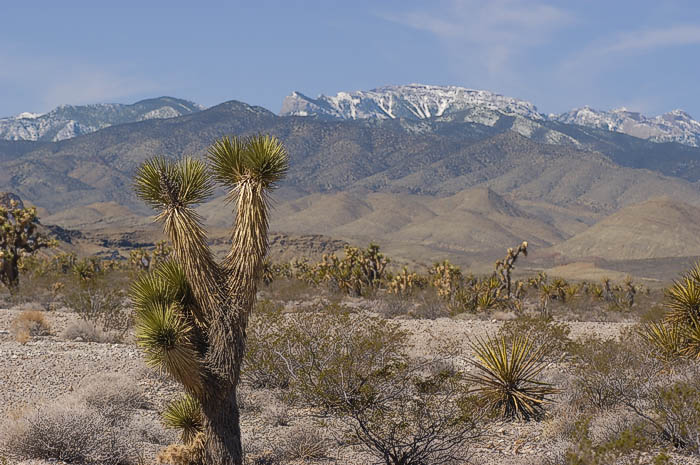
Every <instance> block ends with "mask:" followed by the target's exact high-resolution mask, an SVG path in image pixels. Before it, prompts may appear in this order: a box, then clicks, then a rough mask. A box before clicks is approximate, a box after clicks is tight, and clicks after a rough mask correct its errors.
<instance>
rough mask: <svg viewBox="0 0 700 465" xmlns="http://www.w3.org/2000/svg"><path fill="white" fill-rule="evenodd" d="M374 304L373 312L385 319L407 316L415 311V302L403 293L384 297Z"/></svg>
mask: <svg viewBox="0 0 700 465" xmlns="http://www.w3.org/2000/svg"><path fill="white" fill-rule="evenodd" d="M372 303H373V305H372V310H373V311H374V312H376V313H378V314H379V315H381V316H382V317H384V318H396V317H400V316H405V315H408V314H409V312H411V310H412V309H413V302H411V300H410V299H409V298H408V297H406V295H404V294H401V293H397V294H392V293H389V294H386V295H383V296H381V298H378V299H375V300H374V301H373V302H372Z"/></svg>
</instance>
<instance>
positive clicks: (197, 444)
mask: <svg viewBox="0 0 700 465" xmlns="http://www.w3.org/2000/svg"><path fill="white" fill-rule="evenodd" d="M204 440H205V437H204V433H198V434H197V436H195V438H194V440H193V441H192V443H191V444H188V445H182V444H170V445H168V446H166V447H165V448H164V449H163V450H161V451H160V452H159V453H158V456H157V457H156V463H158V464H159V465H203V464H204Z"/></svg>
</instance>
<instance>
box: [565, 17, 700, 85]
mask: <svg viewBox="0 0 700 465" xmlns="http://www.w3.org/2000/svg"><path fill="white" fill-rule="evenodd" d="M696 44H698V45H700V26H698V25H676V26H668V27H664V28H645V29H638V30H634V31H623V32H618V33H616V34H613V35H611V36H608V37H603V38H599V39H596V40H594V41H592V42H591V43H590V44H588V45H587V46H586V47H584V48H583V49H582V50H580V51H579V52H577V53H574V54H573V55H571V56H570V57H569V58H567V59H566V60H564V61H563V62H562V63H561V64H560V66H559V73H560V74H561V75H562V76H568V77H570V78H573V77H576V78H578V79H591V77H592V76H594V75H597V74H599V73H601V72H602V71H603V70H604V69H611V68H616V67H619V66H620V64H621V63H623V61H622V60H621V59H624V58H626V57H629V56H637V55H639V54H645V53H652V52H655V51H658V50H660V49H665V48H669V47H677V46H684V45H696Z"/></svg>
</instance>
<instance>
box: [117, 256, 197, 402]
mask: <svg viewBox="0 0 700 465" xmlns="http://www.w3.org/2000/svg"><path fill="white" fill-rule="evenodd" d="M131 300H132V302H133V304H134V308H135V320H136V339H137V342H138V344H139V345H140V346H141V347H143V349H144V351H145V353H146V361H147V362H148V364H149V365H150V366H153V367H156V368H158V369H160V370H164V371H166V372H167V373H168V374H170V375H171V376H172V377H173V378H175V379H177V380H178V381H179V382H181V383H182V384H183V385H184V386H185V387H186V388H187V389H188V390H190V391H191V392H199V391H200V390H201V387H202V380H201V366H200V365H201V362H200V356H199V354H198V352H197V350H196V347H195V341H193V331H194V329H195V325H197V324H200V325H201V324H203V323H204V322H203V320H202V315H201V312H200V311H199V309H198V307H197V305H196V302H195V300H194V298H193V296H192V292H191V289H190V287H189V284H188V282H187V279H186V278H185V276H184V273H183V271H182V269H181V268H180V267H179V266H178V265H177V263H175V262H174V261H170V260H168V261H165V262H163V263H161V264H159V265H158V267H157V268H156V269H155V270H154V271H153V272H152V273H149V274H144V275H142V276H140V277H139V278H138V279H137V280H136V281H135V282H134V283H133V284H132V286H131ZM189 316H192V318H188V317H189Z"/></svg>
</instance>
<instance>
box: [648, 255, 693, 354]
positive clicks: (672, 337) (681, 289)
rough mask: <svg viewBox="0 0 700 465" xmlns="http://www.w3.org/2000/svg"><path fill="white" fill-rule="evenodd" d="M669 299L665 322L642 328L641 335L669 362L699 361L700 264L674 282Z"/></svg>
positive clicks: (667, 293) (667, 292)
mask: <svg viewBox="0 0 700 465" xmlns="http://www.w3.org/2000/svg"><path fill="white" fill-rule="evenodd" d="M666 297H667V298H668V302H667V304H666V306H667V309H668V310H667V312H666V315H665V317H664V321H663V322H659V323H648V324H646V325H645V326H643V327H642V329H641V334H642V336H644V338H645V339H646V340H647V341H648V342H649V343H650V344H651V345H652V346H653V347H654V348H655V349H656V352H657V354H658V355H659V356H661V358H663V359H664V360H666V361H669V362H671V361H673V360H675V359H677V358H680V357H688V358H694V359H700V262H698V263H696V264H695V265H694V266H693V268H691V269H690V270H688V271H687V272H686V273H685V274H684V275H683V276H682V277H681V279H678V280H676V281H674V282H673V285H672V286H671V287H670V288H669V289H667V290H666Z"/></svg>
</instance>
